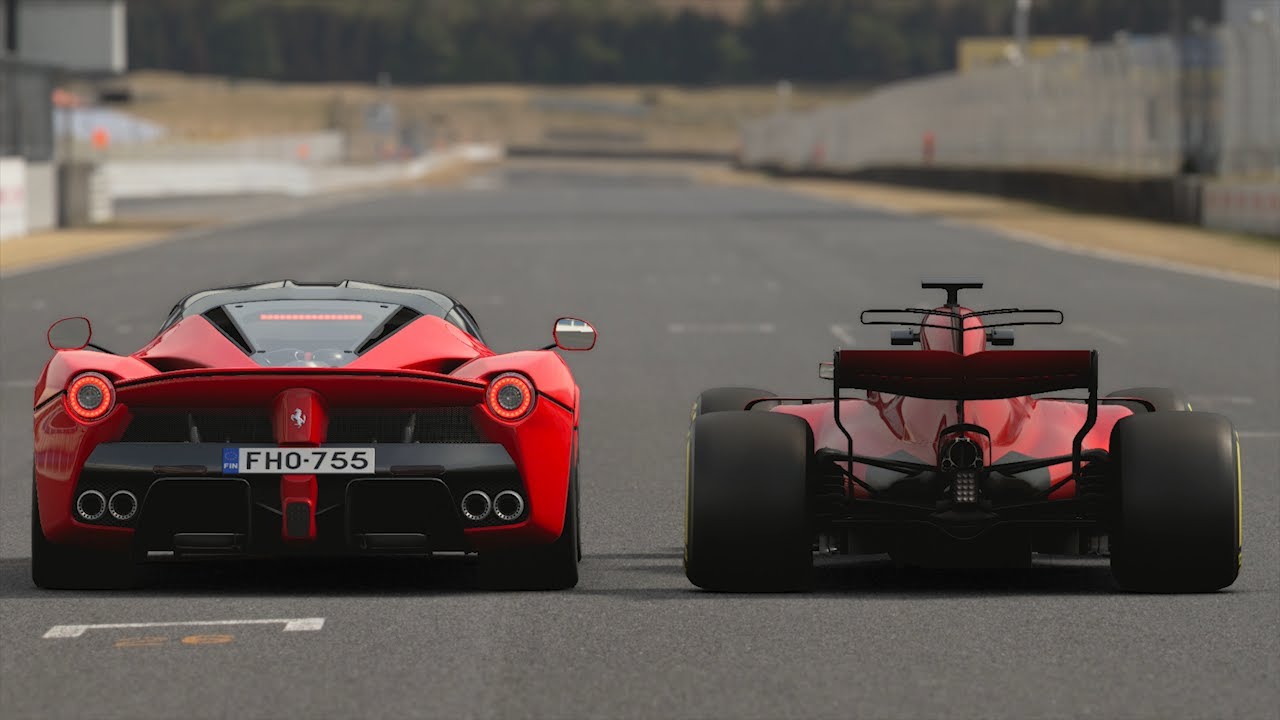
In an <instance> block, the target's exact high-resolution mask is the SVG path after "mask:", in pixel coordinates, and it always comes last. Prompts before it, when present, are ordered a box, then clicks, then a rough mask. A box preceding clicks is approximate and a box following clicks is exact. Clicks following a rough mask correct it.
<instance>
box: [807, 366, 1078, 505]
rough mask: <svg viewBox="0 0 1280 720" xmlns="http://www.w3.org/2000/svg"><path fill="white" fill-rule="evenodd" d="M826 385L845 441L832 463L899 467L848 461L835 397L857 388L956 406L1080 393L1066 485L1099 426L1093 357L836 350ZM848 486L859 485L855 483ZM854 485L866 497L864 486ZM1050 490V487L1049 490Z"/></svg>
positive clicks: (850, 455) (851, 458) (852, 458)
mask: <svg viewBox="0 0 1280 720" xmlns="http://www.w3.org/2000/svg"><path fill="white" fill-rule="evenodd" d="M832 385H833V387H832V396H833V397H834V398H835V402H834V403H833V405H834V410H833V412H834V413H835V421H836V426H837V427H839V428H840V432H842V433H843V434H844V436H845V439H846V440H847V441H848V452H847V453H846V454H845V456H844V457H843V458H839V459H843V460H847V461H851V462H853V461H857V462H863V463H866V464H869V465H875V466H878V467H886V468H888V469H897V468H896V467H895V465H902V464H901V463H889V462H886V460H885V459H883V458H866V457H862V456H858V455H854V453H853V436H852V435H851V434H850V433H849V430H848V429H847V428H845V426H844V423H843V422H842V421H841V420H840V391H841V390H846V389H860V390H869V391H872V392H882V393H889V394H891V395H907V396H910V397H918V398H926V399H933V400H955V401H957V402H963V401H965V400H995V399H999V398H1010V397H1020V396H1023V395H1034V394H1036V393H1045V392H1057V391H1060V390H1073V389H1087V390H1088V391H1089V403H1088V414H1087V415H1086V417H1085V421H1084V426H1083V427H1081V428H1080V431H1079V432H1077V433H1076V435H1075V438H1074V439H1073V441H1072V444H1071V457H1070V460H1071V469H1072V473H1071V477H1072V478H1078V477H1080V470H1081V465H1082V464H1083V459H1084V457H1083V456H1084V439H1085V437H1086V436H1087V435H1088V434H1089V431H1090V430H1092V429H1093V426H1094V424H1095V423H1096V422H1097V420H1098V351H1096V350H995V351H985V352H979V353H974V354H972V355H961V354H960V353H955V352H951V351H948V350H837V351H836V353H835V358H834V362H833V368H832ZM1066 459H1067V458H1056V459H1049V460H1043V461H1035V462H1032V463H1019V464H1020V465H1026V466H1027V468H1026V469H1030V468H1031V467H1033V466H1041V465H1048V464H1052V463H1053V462H1064V461H1065V460H1066ZM907 469H909V468H907ZM1006 469H1010V470H1011V469H1012V468H1006ZM850 477H851V478H852V475H850ZM855 482H858V481H857V480H856V479H855ZM1062 482H1065V480H1064V481H1062ZM858 484H859V485H862V486H863V487H864V488H866V489H867V490H868V491H871V490H870V488H869V487H866V485H865V484H864V483H861V482H858ZM1059 484H1061V483H1059ZM1056 487H1057V486H1055V487H1053V488H1050V491H1052V490H1054V489H1056Z"/></svg>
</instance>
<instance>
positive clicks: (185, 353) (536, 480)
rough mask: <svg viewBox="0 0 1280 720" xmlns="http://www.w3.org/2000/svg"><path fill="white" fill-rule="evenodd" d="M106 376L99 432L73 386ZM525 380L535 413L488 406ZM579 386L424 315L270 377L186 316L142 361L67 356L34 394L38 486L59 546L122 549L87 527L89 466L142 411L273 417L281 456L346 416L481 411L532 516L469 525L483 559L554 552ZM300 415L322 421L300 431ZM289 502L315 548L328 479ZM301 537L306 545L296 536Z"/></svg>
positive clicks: (479, 423) (113, 535) (559, 363)
mask: <svg viewBox="0 0 1280 720" xmlns="http://www.w3.org/2000/svg"><path fill="white" fill-rule="evenodd" d="M83 372H97V373H101V374H103V375H105V376H106V377H107V378H108V379H110V380H111V382H112V383H113V385H114V387H115V389H116V400H115V403H116V404H115V406H114V408H113V409H112V410H111V411H110V412H108V413H107V414H106V415H104V416H103V417H102V418H100V419H97V420H95V421H92V422H86V421H84V420H82V419H80V418H79V417H77V416H75V415H73V414H72V413H71V411H70V410H69V408H68V407H67V403H66V395H65V391H66V388H67V386H68V383H69V382H70V381H71V380H72V378H74V377H75V376H77V375H79V374H80V373H83ZM506 372H518V373H521V374H523V375H525V376H526V377H528V378H529V380H530V381H531V382H532V384H533V386H534V388H535V389H536V399H535V401H534V405H533V408H532V410H531V411H530V412H529V413H528V414H527V415H526V416H524V417H522V418H520V419H519V420H517V421H514V422H510V421H506V420H503V419H500V418H498V417H496V416H495V415H493V414H492V413H490V412H489V411H488V410H487V409H486V406H485V404H484V391H485V387H486V385H487V383H488V381H489V380H490V379H491V378H492V377H494V376H496V375H498V374H500V373H506ZM578 397H579V392H578V387H577V385H576V384H575V382H574V380H573V377H572V375H571V373H570V371H569V368H568V366H567V365H566V364H565V362H564V360H563V359H562V358H561V357H560V356H559V355H558V354H557V353H555V352H553V351H548V350H542V351H527V352H515V353H509V354H504V355H496V354H494V353H493V352H492V351H491V350H489V349H488V348H487V347H486V346H485V345H484V344H483V343H481V342H480V341H479V340H478V339H476V338H474V337H472V336H471V335H469V334H468V333H467V332H465V331H463V330H462V329H460V328H458V327H456V326H454V325H452V324H450V323H449V322H446V321H445V320H442V319H440V318H437V317H433V316H428V315H424V316H421V317H418V318H417V319H415V320H412V321H411V322H409V323H408V324H406V325H405V326H404V327H403V328H401V329H400V330H399V331H397V332H395V333H394V334H392V335H390V336H388V337H387V338H386V339H385V340H383V341H381V342H379V343H377V344H376V345H374V346H373V347H372V348H370V349H369V350H368V351H366V352H364V353H363V354H362V355H360V356H359V357H357V358H355V359H354V360H353V361H352V362H350V363H348V364H346V365H344V366H340V367H323V368H311V367H264V366H262V365H259V364H257V363H255V362H254V361H253V360H252V359H251V358H250V357H248V356H247V355H246V354H245V352H244V351H242V350H241V349H240V348H239V347H237V346H236V345H235V344H234V343H232V342H231V341H230V340H228V338H227V337H226V336H224V335H223V333H222V332H221V331H220V330H219V329H218V328H217V327H215V326H214V325H213V324H212V323H211V322H209V321H208V320H207V319H205V317H203V316H201V315H192V316H190V317H186V318H184V319H182V320H180V321H178V322H176V323H175V324H173V325H172V326H171V327H169V328H167V329H166V330H165V331H164V332H162V333H161V334H160V335H158V336H157V337H156V338H155V339H154V340H152V341H151V342H149V343H148V344H147V345H146V346H145V347H143V348H142V349H140V350H138V351H137V352H135V353H134V354H132V355H129V356H118V355H113V354H110V353H106V352H97V351H92V350H59V351H55V353H54V356H53V358H52V359H51V360H50V361H49V363H48V364H47V365H46V367H45V369H44V371H43V372H42V374H41V376H40V378H39V381H38V382H37V384H36V388H35V412H34V435H35V438H34V439H35V460H34V465H35V468H34V470H35V485H36V488H35V489H36V492H37V497H38V498H39V509H40V522H41V526H42V528H43V530H44V533H45V536H46V537H47V538H48V539H49V540H50V541H52V542H54V543H58V544H79V545H86V546H94V547H101V548H123V547H126V546H128V545H129V543H130V542H131V541H132V539H133V534H134V530H133V529H132V528H127V527H109V526H102V525H94V524H90V523H86V522H82V521H81V520H80V519H79V518H78V517H76V515H75V513H74V503H75V499H74V497H73V496H74V494H75V490H76V487H77V481H78V479H79V477H80V474H81V471H82V469H83V468H84V466H85V463H86V460H87V459H88V458H89V455H90V453H91V452H93V450H94V449H95V448H97V447H98V446H99V445H100V444H102V443H111V442H116V441H119V440H120V439H121V437H122V436H123V435H124V433H125V431H126V428H127V427H128V426H129V423H130V421H131V420H132V419H133V417H134V413H135V411H137V410H139V409H145V410H147V411H155V410H163V409H168V410H170V411H181V410H182V409H185V408H191V407H210V406H215V407H217V408H220V409H227V410H235V409H240V408H255V409H262V408H270V414H271V420H272V426H273V434H274V436H275V442H274V443H273V444H274V445H276V446H317V445H321V444H323V443H324V441H325V435H326V430H327V422H326V418H327V417H328V415H329V413H330V412H331V411H332V409H333V408H341V407H357V408H375V409H376V408H387V409H406V408H413V409H420V408H436V407H440V408H445V407H460V406H472V411H471V419H472V421H473V423H474V426H475V427H476V429H477V431H478V432H479V433H480V434H481V435H482V436H483V437H484V439H485V441H487V442H489V443H496V444H500V445H501V446H502V448H504V449H505V450H506V452H507V453H508V454H509V455H510V457H511V459H512V460H514V462H515V465H516V467H517V468H518V470H519V474H520V479H521V480H522V482H523V484H524V489H525V491H526V492H527V507H528V511H527V517H525V518H524V519H523V520H521V521H520V522H516V523H512V524H507V525H493V526H485V527H468V528H465V529H464V532H465V535H466V539H467V540H468V541H469V542H470V543H471V545H472V546H473V547H474V548H475V549H484V548H490V547H507V546H518V545H526V544H544V543H548V542H551V541H553V540H555V539H556V538H557V537H559V536H560V534H561V531H562V525H563V520H564V514H565V505H566V499H567V497H568V479H569V475H570V469H571V463H572V462H573V460H574V456H575V453H576V435H577V433H576V427H577V417H578V414H577V403H578ZM294 409H300V410H301V411H302V412H303V413H304V414H305V415H306V416H307V417H308V418H310V420H311V422H308V423H307V424H306V425H305V427H302V428H298V427H295V426H294V425H293V424H291V423H289V422H287V419H288V417H289V414H290V412H292V411H293V410H294ZM281 499H282V502H288V501H290V500H299V501H303V502H307V503H309V504H310V505H311V506H312V527H311V533H310V537H308V538H302V540H303V541H304V542H305V541H306V540H308V539H314V533H315V525H314V515H315V508H314V505H315V502H316V476H314V475H284V476H282V478H281ZM292 539H293V540H298V538H296V537H295V538H292Z"/></svg>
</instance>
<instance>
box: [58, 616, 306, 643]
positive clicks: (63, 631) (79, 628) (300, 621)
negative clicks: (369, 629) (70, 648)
mask: <svg viewBox="0 0 1280 720" xmlns="http://www.w3.org/2000/svg"><path fill="white" fill-rule="evenodd" d="M276 624H283V625H284V631H285V632H314V631H316V630H319V629H320V628H322V627H324V618H284V619H276V620H192V621H189V622H150V623H108V624H104V625H54V626H53V627H51V628H49V631H48V632H46V633H45V634H44V637H45V639H55V638H78V637H80V636H81V635H84V633H85V631H86V630H125V629H135V628H158V627H188V626H201V625H276Z"/></svg>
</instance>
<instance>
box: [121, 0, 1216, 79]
mask: <svg viewBox="0 0 1280 720" xmlns="http://www.w3.org/2000/svg"><path fill="white" fill-rule="evenodd" d="M719 1H720V2H725V3H741V2H747V3H748V4H747V7H746V9H745V12H743V13H742V14H740V15H738V16H736V17H735V16H734V15H733V14H726V13H712V14H702V13H700V12H698V11H696V10H695V9H693V8H705V7H706V6H707V4H708V2H707V0H702V3H701V4H700V5H699V4H691V6H690V9H685V10H677V11H672V9H671V8H672V6H673V3H672V2H666V3H664V4H662V5H661V6H659V5H657V4H654V3H653V2H651V1H650V0H165V1H164V2H159V1H157V0H142V1H139V0H134V1H133V2H131V3H130V4H129V8H128V9H129V53H130V57H129V62H130V65H131V66H132V67H133V68H153V69H166V70H180V71H184V72H193V73H203V74H219V75H231V76H240V77H258V78H270V79H277V80H289V81H340V80H347V81H368V80H371V79H373V78H374V77H376V76H377V75H379V74H380V73H389V74H390V75H391V76H392V77H393V78H394V79H395V80H396V81H397V82H400V83H442V82H443V83H460V82H532V83H547V84H553V83H586V82H605V83H607V82H627V83H678V84H693V85H696V84H705V83H724V82H772V81H774V80H777V79H780V78H788V79H791V80H796V81H805V82H824V83H826V82H859V83H868V82H882V81H887V80H893V79H897V78H902V77H905V76H909V75H916V74H921V73H928V72H935V71H939V70H944V69H947V68H950V67H952V65H953V64H954V55H955V43H956V40H957V38H959V37H963V36H967V35H990V34H1008V32H1009V26H1010V22H1011V21H1010V16H1011V11H1012V6H1013V0H719ZM1219 6H1220V0H1123V1H1119V0H1035V5H1034V11H1033V15H1032V26H1033V28H1034V29H1035V31H1036V32H1038V33H1053V34H1057V33H1073V34H1086V35H1089V36H1091V37H1094V38H1106V37H1109V36H1110V35H1111V34H1112V33H1113V32H1115V31H1116V30H1118V29H1126V30H1129V31H1130V32H1134V33H1149V32H1165V31H1167V30H1168V29H1169V28H1170V27H1171V26H1172V25H1173V23H1174V22H1175V17H1174V8H1180V10H1179V14H1180V15H1183V16H1185V17H1191V16H1199V17H1203V18H1205V19H1207V20H1210V21H1213V20H1216V19H1217V18H1216V15H1217V14H1218V13H1219Z"/></svg>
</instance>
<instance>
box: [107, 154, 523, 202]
mask: <svg viewBox="0 0 1280 720" xmlns="http://www.w3.org/2000/svg"><path fill="white" fill-rule="evenodd" d="M501 154H502V151H501V148H498V147H496V146H493V145H487V144H467V145H458V146H455V147H452V148H449V149H447V150H443V151H440V152H435V153H430V154H427V155H423V156H421V157H418V158H413V159H411V160H403V161H396V162H385V163H376V164H369V165H338V164H315V163H310V162H296V161H295V162H288V161H281V160H250V159H230V160H219V159H181V160H112V161H110V162H107V163H105V164H104V165H103V170H104V173H105V176H106V179H107V185H108V187H109V188H110V194H111V196H112V197H113V198H116V199H123V198H157V197H198V196H205V195H255V194H272V195H276V194H279V195H299V196H300V195H311V194H314V193H322V192H335V191H340V190H348V189H353V188H359V187H369V186H373V185H382V184H387V183H394V182H401V181H407V180H414V179H417V178H421V177H423V176H425V175H427V174H429V173H431V172H434V171H436V170H437V169H439V168H441V167H442V166H445V165H450V164H453V163H458V162H479V161H484V160H489V159H496V158H499V157H501Z"/></svg>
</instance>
